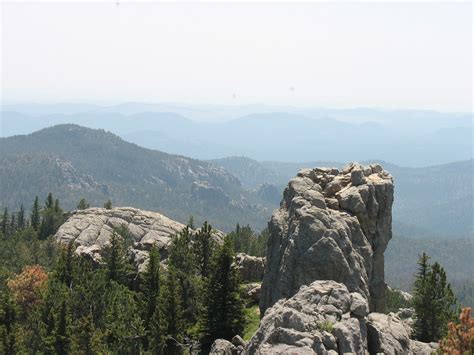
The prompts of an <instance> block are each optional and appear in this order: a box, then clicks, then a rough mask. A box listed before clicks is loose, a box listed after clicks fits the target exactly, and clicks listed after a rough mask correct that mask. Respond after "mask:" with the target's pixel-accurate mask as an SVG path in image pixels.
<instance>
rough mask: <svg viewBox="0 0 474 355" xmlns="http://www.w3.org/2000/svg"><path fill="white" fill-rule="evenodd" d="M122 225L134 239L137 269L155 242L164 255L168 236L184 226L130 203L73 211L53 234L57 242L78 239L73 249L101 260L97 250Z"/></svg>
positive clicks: (140, 266)
mask: <svg viewBox="0 0 474 355" xmlns="http://www.w3.org/2000/svg"><path fill="white" fill-rule="evenodd" d="M121 226H124V227H126V228H127V229H128V231H129V234H130V237H131V239H132V241H133V244H132V248H131V252H132V254H133V256H134V259H135V263H136V264H137V267H138V269H139V270H141V269H143V267H144V265H145V263H146V261H147V260H148V251H149V250H150V248H151V247H152V246H153V244H156V245H157V247H158V249H159V250H160V255H161V257H162V259H164V258H166V257H167V250H168V247H169V245H170V243H171V238H172V237H173V235H175V234H176V233H178V232H180V231H181V230H182V229H183V228H184V227H185V226H184V225H183V224H181V223H178V222H176V221H173V220H171V219H169V218H167V217H165V216H163V215H162V214H159V213H157V212H149V211H143V210H139V209H135V208H130V207H120V208H113V209H110V210H109V209H105V208H89V209H86V210H81V211H75V212H73V214H72V215H71V216H70V217H69V219H68V220H67V221H66V223H64V224H63V225H62V226H61V227H60V228H59V230H58V231H57V233H56V235H55V239H56V240H57V241H58V242H60V243H69V242H71V241H74V242H75V243H77V249H76V253H77V254H80V255H84V256H86V257H89V258H91V259H93V260H95V261H98V260H100V252H101V250H102V248H103V247H104V245H106V244H107V243H108V241H109V239H110V237H111V235H112V232H113V230H114V228H119V227H121Z"/></svg>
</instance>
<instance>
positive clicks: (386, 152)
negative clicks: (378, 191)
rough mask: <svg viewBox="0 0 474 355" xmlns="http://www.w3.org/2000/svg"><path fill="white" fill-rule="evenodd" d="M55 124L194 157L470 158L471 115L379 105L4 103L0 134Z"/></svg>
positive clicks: (425, 162) (413, 162)
mask: <svg viewBox="0 0 474 355" xmlns="http://www.w3.org/2000/svg"><path fill="white" fill-rule="evenodd" d="M60 123H76V124H79V125H82V126H86V127H91V128H103V129H106V130H109V131H111V132H113V133H115V134H117V135H119V136H121V137H122V138H124V139H125V140H127V141H130V142H133V143H136V144H138V145H140V146H143V147H147V148H151V149H158V150H162V151H166V152H171V153H175V154H182V155H185V156H189V157H193V158H197V159H217V158H224V157H228V156H247V157H250V158H253V159H256V160H260V161H262V160H263V161H265V160H269V161H280V162H285V161H290V162H295V161H297V162H304V161H315V160H326V161H328V160H329V161H341V162H346V161H352V160H358V161H362V160H384V161H389V162H392V163H395V164H397V165H400V166H411V167H420V166H429V165H436V164H444V163H450V162H453V161H460V160H468V159H471V157H472V127H473V126H472V114H471V113H439V112H431V111H408V110H406V111H387V110H376V109H353V110H336V109H312V108H306V109H304V108H303V109H301V108H292V107H270V106H263V105H261V106H259V105H251V106H235V107H233V106H193V105H177V104H175V105H173V104H156V105H155V104H138V103H130V104H123V105H117V106H108V107H104V106H98V105H83V104H58V105H8V106H3V107H2V112H1V126H0V135H1V136H3V137H6V136H11V135H14V134H27V133H32V132H33V131H36V130H38V129H41V128H45V127H49V126H53V125H56V124H60Z"/></svg>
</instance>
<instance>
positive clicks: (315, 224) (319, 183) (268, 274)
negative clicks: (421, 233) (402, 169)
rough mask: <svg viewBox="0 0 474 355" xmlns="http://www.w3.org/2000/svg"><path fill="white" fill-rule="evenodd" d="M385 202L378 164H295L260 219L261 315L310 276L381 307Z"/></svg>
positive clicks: (388, 206) (386, 183) (389, 196)
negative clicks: (264, 221) (266, 218)
mask: <svg viewBox="0 0 474 355" xmlns="http://www.w3.org/2000/svg"><path fill="white" fill-rule="evenodd" d="M392 202H393V180H392V177H391V176H390V174H388V173H387V172H386V171H384V170H383V169H382V167H381V166H380V165H370V166H361V165H359V164H350V165H348V166H347V167H345V168H344V169H343V170H342V171H338V170H337V169H326V168H316V169H304V170H301V171H300V172H299V173H298V175H297V176H296V177H295V178H294V179H292V180H291V181H290V182H289V184H288V187H287V188H286V189H285V192H284V194H283V200H282V202H281V206H280V208H279V209H278V210H276V211H275V212H274V213H273V216H272V218H271V220H270V222H269V224H268V225H269V229H270V233H271V235H270V239H269V242H268V248H267V255H266V271H265V276H264V279H263V284H262V295H261V299H260V309H261V312H262V314H263V313H264V312H265V310H266V309H267V308H269V307H271V306H272V305H273V304H274V303H275V302H277V301H278V300H279V299H281V298H289V297H291V296H292V295H294V294H295V293H296V292H297V291H298V289H299V288H300V287H301V286H302V285H309V284H311V283H312V282H313V281H314V280H334V281H337V282H341V283H343V284H344V285H346V286H347V288H348V289H349V291H350V292H358V293H360V294H361V295H363V296H364V298H365V299H367V300H369V304H370V309H371V310H372V311H379V312H381V311H383V310H384V307H385V288H386V285H385V281H384V256H383V254H384V251H385V249H386V247H387V244H388V242H389V240H390V239H391V237H392V229H391V225H392Z"/></svg>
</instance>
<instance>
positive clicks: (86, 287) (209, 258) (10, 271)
mask: <svg viewBox="0 0 474 355" xmlns="http://www.w3.org/2000/svg"><path fill="white" fill-rule="evenodd" d="M37 200H38V199H35V202H34V203H33V208H32V211H31V214H30V217H29V219H28V221H27V222H25V225H24V226H22V227H20V226H21V224H19V223H18V221H19V220H21V218H20V219H19V218H18V215H16V216H15V220H16V222H15V226H16V227H15V228H12V227H8V231H7V233H5V234H3V230H2V235H1V238H0V240H1V243H2V245H1V246H6V245H10V246H12V247H13V248H14V254H9V255H5V257H6V259H4V260H3V261H2V264H1V269H2V273H1V274H2V277H1V284H0V353H5V354H14V353H24V352H25V353H44V354H67V353H77V354H96V353H130V354H135V353H136V354H138V353H150V354H182V353H185V352H189V351H198V352H203V353H205V352H206V351H208V350H209V348H210V346H211V344H212V342H213V341H214V340H215V339H217V338H224V339H229V340H230V339H231V338H232V337H233V336H234V335H237V334H242V332H243V331H244V327H245V323H246V319H245V315H244V306H245V302H246V300H245V299H244V295H243V294H242V293H241V289H240V280H239V273H238V270H237V269H236V267H235V264H234V250H233V247H232V241H231V239H229V238H225V239H224V240H221V239H220V238H219V237H216V236H215V231H214V230H213V229H212V227H211V226H210V225H209V224H208V223H206V222H205V223H204V224H203V225H202V227H201V228H199V229H197V230H196V231H193V229H191V228H189V226H188V227H186V228H184V229H183V230H182V231H181V232H180V233H178V234H177V235H176V236H175V237H174V238H173V239H172V242H171V246H170V247H169V249H168V250H167V251H165V250H159V249H158V248H157V247H156V246H154V247H153V248H152V249H151V250H150V252H149V259H148V263H147V266H146V269H145V271H144V272H140V273H139V272H138V271H137V268H136V265H134V263H133V258H132V256H131V255H130V253H129V246H130V244H131V242H132V241H131V238H130V236H129V234H128V231H127V229H126V228H125V227H122V228H118V229H116V230H114V232H113V233H112V236H111V238H110V243H109V244H108V245H107V246H106V247H105V248H104V249H103V252H102V253H101V261H100V262H99V263H97V262H94V261H93V260H89V259H87V258H84V257H79V256H77V255H76V254H75V253H74V250H75V245H73V244H72V243H71V244H69V245H67V246H64V245H63V246H59V245H57V244H56V243H54V242H53V241H52V240H51V239H52V237H51V235H52V234H54V233H55V230H54V228H56V227H58V223H60V221H61V219H60V218H59V216H60V214H61V215H62V218H64V213H63V212H62V211H61V209H60V207H59V202H56V201H55V200H54V199H53V198H52V195H48V197H47V199H46V202H45V204H44V205H43V206H41V207H40V205H39V203H38V201H37ZM51 201H52V202H51ZM21 210H22V209H21ZM21 210H20V211H21ZM23 213H24V212H23ZM37 216H39V218H37ZM11 219H12V217H11V215H10V214H8V221H11ZM2 222H3V219H2ZM10 225H11V223H9V226H10ZM2 228H3V223H2ZM46 231H48V233H50V234H49V236H48V237H45V236H46V234H45V233H46ZM51 233H52V234H51ZM33 245H36V246H35V247H33ZM0 253H3V251H0ZM35 253H36V254H37V255H36V256H35V255H34V254H35ZM20 254H22V255H23V256H21V255H20ZM2 256H3V255H2ZM165 256H167V258H166V261H165V262H163V260H164V258H165ZM16 258H20V259H21V258H24V260H20V261H18V262H14V263H9V262H8V260H7V259H9V260H10V261H13V260H14V259H16ZM13 265H15V266H13ZM20 266H21V268H20Z"/></svg>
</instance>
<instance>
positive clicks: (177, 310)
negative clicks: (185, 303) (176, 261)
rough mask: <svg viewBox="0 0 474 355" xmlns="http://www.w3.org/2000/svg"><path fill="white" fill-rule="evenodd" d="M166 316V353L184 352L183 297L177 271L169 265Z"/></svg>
mask: <svg viewBox="0 0 474 355" xmlns="http://www.w3.org/2000/svg"><path fill="white" fill-rule="evenodd" d="M163 293H164V296H163V300H164V318H165V321H166V350H165V353H166V354H180V353H181V352H182V349H181V342H182V341H183V333H184V329H183V328H184V321H183V314H182V309H181V297H180V294H181V292H180V289H179V284H178V280H177V277H176V271H175V270H174V269H173V267H172V266H170V267H169V269H168V272H167V275H166V282H165V289H164V292H163Z"/></svg>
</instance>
